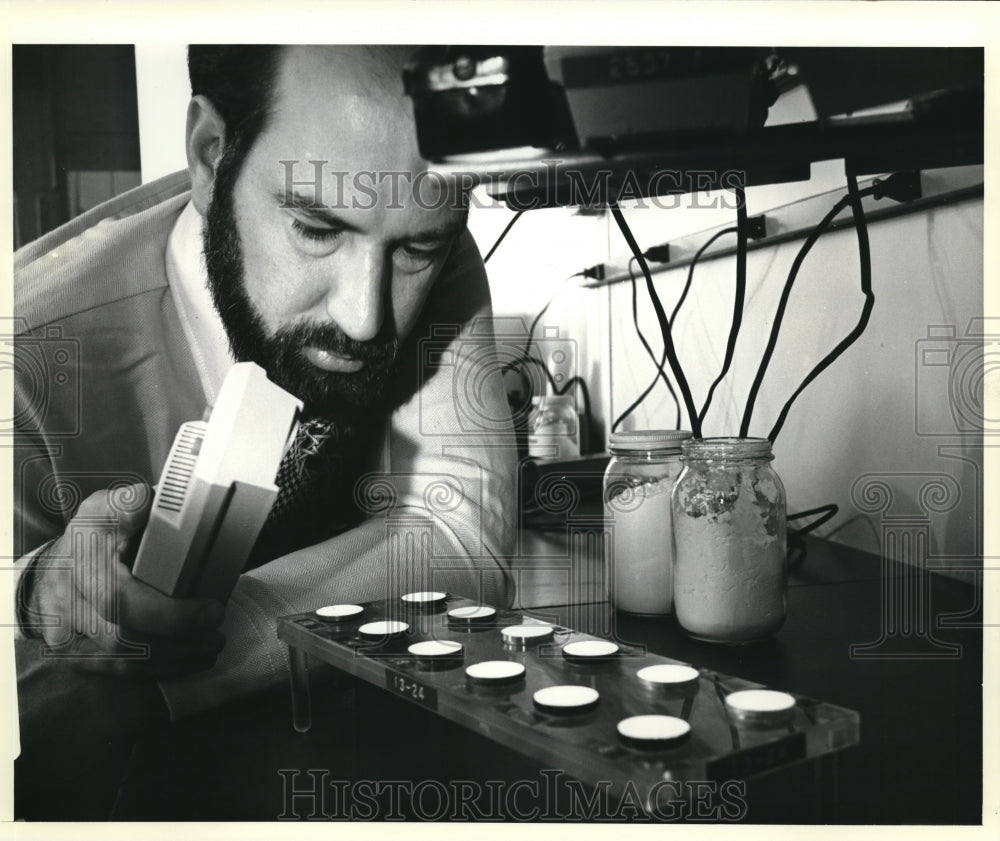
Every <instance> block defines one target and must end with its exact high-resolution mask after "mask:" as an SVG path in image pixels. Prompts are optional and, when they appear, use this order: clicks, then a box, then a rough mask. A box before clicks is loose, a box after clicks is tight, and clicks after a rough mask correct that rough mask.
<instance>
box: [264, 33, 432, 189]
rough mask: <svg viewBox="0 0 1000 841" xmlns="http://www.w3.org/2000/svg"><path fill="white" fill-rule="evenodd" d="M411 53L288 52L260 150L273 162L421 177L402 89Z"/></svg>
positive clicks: (357, 50)
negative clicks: (319, 164)
mask: <svg viewBox="0 0 1000 841" xmlns="http://www.w3.org/2000/svg"><path fill="white" fill-rule="evenodd" d="M406 55H407V52H406V51H404V50H402V49H397V48H381V47H380V48H375V47H360V46H348V47H342V46H338V47H289V48H286V49H285V50H284V51H283V55H282V60H281V62H280V64H279V72H278V77H277V80H276V84H275V89H274V91H273V96H272V113H271V117H270V119H269V121H268V126H267V128H266V129H265V131H264V133H263V135H262V137H261V138H260V143H261V145H262V146H263V147H265V149H266V152H267V153H268V154H269V155H271V156H272V158H273V160H274V161H275V162H277V161H279V160H297V161H300V162H301V163H302V164H306V163H307V162H309V161H318V160H322V161H327V162H328V166H327V169H332V170H334V171H344V172H352V171H358V170H362V169H369V170H381V171H386V172H391V171H400V172H407V173H417V172H421V171H423V170H424V169H425V168H426V163H425V162H424V160H423V159H422V157H421V156H420V152H419V149H418V147H417V137H416V124H415V121H414V117H413V107H412V104H411V102H410V100H409V98H408V97H407V96H406V95H405V93H404V91H403V83H402V75H401V74H402V68H403V65H404V63H405V60H406ZM262 151H264V149H262Z"/></svg>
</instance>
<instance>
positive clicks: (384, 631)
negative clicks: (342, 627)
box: [358, 620, 410, 638]
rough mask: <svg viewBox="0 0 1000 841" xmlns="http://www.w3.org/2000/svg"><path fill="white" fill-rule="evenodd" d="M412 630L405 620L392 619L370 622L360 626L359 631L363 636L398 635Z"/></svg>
mask: <svg viewBox="0 0 1000 841" xmlns="http://www.w3.org/2000/svg"><path fill="white" fill-rule="evenodd" d="M408 630H410V626H409V625H407V624H406V623H405V622H395V621H392V620H385V621H381V622H369V623H368V624H366V625H362V626H361V627H360V628H358V633H359V634H361V636H363V637H373V638H381V637H397V636H400V635H401V634H405V633H406V632H407V631H408Z"/></svg>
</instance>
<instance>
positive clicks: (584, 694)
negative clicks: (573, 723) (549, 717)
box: [532, 684, 601, 714]
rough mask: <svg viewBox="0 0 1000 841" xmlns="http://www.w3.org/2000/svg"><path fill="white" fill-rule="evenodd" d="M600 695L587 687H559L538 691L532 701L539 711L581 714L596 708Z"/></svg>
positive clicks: (567, 685)
mask: <svg viewBox="0 0 1000 841" xmlns="http://www.w3.org/2000/svg"><path fill="white" fill-rule="evenodd" d="M600 697H601V696H600V693H598V691H597V690H596V689H591V688H590V687H589V686H575V685H570V684H566V685H560V686H546V687H545V688H544V689H539V690H538V691H537V692H536V693H535V694H534V696H532V700H533V701H534V702H535V706H536V707H538V708H539V709H540V710H544V711H545V712H550V713H558V714H562V713H582V712H587V711H588V710H591V709H593V708H594V707H595V706H597V700H598V699H599V698H600Z"/></svg>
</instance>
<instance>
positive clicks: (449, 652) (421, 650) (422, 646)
mask: <svg viewBox="0 0 1000 841" xmlns="http://www.w3.org/2000/svg"><path fill="white" fill-rule="evenodd" d="M463 650H464V646H463V645H462V643H460V642H452V641H451V640H424V641H422V642H415V643H413V645H411V646H410V647H409V648H408V649H407V651H409V652H410V654H412V655H413V656H415V657H426V658H428V659H437V658H439V657H460V656H461V655H462V653H463Z"/></svg>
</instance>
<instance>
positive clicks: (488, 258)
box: [483, 210, 524, 263]
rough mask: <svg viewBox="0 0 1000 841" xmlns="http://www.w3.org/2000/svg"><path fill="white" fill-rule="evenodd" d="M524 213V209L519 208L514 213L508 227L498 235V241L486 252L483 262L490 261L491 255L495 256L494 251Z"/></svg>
mask: <svg viewBox="0 0 1000 841" xmlns="http://www.w3.org/2000/svg"><path fill="white" fill-rule="evenodd" d="M522 213H524V211H523V210H519V211H517V213H515V214H514V218H513V219H511V220H510V221H509V222H508V223H507V227H506V228H504V229H503V233H501V234H500V236H498V237H497V241H496V242H494V243H493V247H492V248H491V249H490V250H489V251H488V252H487V253H486V256H485V257H483V263H488V262H489V261H490V257H492V256H493V252H494V251H496V250H497V249H498V248H499V247H500V243H501V242H503V240H504V237H505V236H507V233H508V232H509V231H510V229H511V228H513V227H514V223H515V222H516V221H517V220H518V219H520V218H521V214H522Z"/></svg>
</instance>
